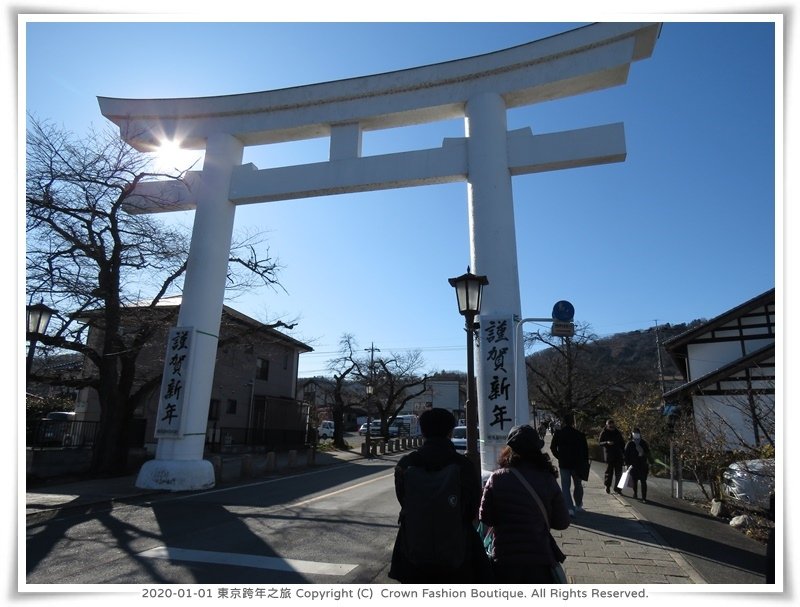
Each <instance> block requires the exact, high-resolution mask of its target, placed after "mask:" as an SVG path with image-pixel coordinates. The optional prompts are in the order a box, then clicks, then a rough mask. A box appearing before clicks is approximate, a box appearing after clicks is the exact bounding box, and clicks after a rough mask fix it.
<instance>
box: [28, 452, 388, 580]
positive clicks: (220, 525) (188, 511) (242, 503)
mask: <svg viewBox="0 0 800 607" xmlns="http://www.w3.org/2000/svg"><path fill="white" fill-rule="evenodd" d="M393 465H394V462H393V461H390V460H374V461H370V460H357V461H356V462H354V463H347V464H341V465H337V466H332V467H326V468H322V469H318V470H310V471H308V472H305V473H301V474H297V475H292V476H287V477H276V478H272V479H265V480H263V481H260V482H253V483H249V484H244V485H239V486H236V487H230V488H223V489H212V490H209V491H204V492H198V493H192V494H186V495H177V496H171V495H163V496H159V497H158V498H156V499H153V500H152V501H149V502H142V503H137V504H132V505H123V506H115V507H114V508H113V509H105V510H102V511H97V510H93V511H90V512H88V511H87V512H83V513H80V512H79V513H73V514H71V515H70V516H67V517H63V518H57V519H52V520H50V521H47V522H43V523H40V524H36V525H32V526H30V527H28V528H27V542H26V557H27V558H26V573H27V582H28V584H81V585H83V584H141V585H153V584H194V585H198V584H200V585H201V584H242V585H244V584H265V583H270V584H280V583H286V584H290V583H291V584H297V583H337V584H338V583H346V584H359V583H388V582H390V580H388V578H387V577H386V570H387V569H388V564H389V560H390V556H391V549H392V544H393V541H394V537H395V534H396V529H397V527H396V522H397V512H398V507H397V502H396V498H395V495H394V485H393V480H392V468H393Z"/></svg>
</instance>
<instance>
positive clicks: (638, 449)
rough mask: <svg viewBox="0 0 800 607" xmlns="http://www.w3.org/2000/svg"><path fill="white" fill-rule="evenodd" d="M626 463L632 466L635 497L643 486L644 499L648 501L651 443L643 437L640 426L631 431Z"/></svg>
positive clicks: (626, 447) (626, 451)
mask: <svg viewBox="0 0 800 607" xmlns="http://www.w3.org/2000/svg"><path fill="white" fill-rule="evenodd" d="M625 464H626V465H628V466H631V476H632V477H633V497H634V498H638V497H639V485H641V487H642V501H643V502H646V501H647V475H648V473H649V472H650V445H648V444H647V441H646V440H644V439H643V438H642V433H641V431H640V430H639V428H634V429H633V432H631V439H630V440H629V441H628V444H627V445H625Z"/></svg>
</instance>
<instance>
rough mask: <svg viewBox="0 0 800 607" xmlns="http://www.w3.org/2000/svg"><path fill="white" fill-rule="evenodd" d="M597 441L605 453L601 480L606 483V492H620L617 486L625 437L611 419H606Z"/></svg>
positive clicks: (620, 472)
mask: <svg viewBox="0 0 800 607" xmlns="http://www.w3.org/2000/svg"><path fill="white" fill-rule="evenodd" d="M597 442H598V443H599V444H601V445H602V446H603V449H604V450H605V455H606V472H605V475H604V477H603V481H604V482H605V485H606V493H611V487H612V486H613V487H614V491H616V492H617V493H622V489H620V488H618V487H617V484H619V479H620V477H621V476H622V464H623V462H624V451H625V439H624V438H623V436H622V432H620V431H619V430H618V429H617V426H616V424H615V423H614V420H613V419H609V420H608V421H606V427H605V428H603V431H602V432H601V433H600V438H598V439H597Z"/></svg>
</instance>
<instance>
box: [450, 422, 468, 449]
mask: <svg viewBox="0 0 800 607" xmlns="http://www.w3.org/2000/svg"><path fill="white" fill-rule="evenodd" d="M450 440H451V441H452V442H453V446H454V447H455V448H456V451H458V452H459V453H463V452H465V451H466V450H467V427H466V426H456V427H455V428H453V437H452V438H451V439H450Z"/></svg>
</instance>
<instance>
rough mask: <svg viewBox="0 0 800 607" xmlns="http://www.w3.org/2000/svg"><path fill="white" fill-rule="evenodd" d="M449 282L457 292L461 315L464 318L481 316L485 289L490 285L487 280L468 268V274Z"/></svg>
mask: <svg viewBox="0 0 800 607" xmlns="http://www.w3.org/2000/svg"><path fill="white" fill-rule="evenodd" d="M448 282H449V283H450V286H452V287H454V288H455V290H456V300H457V302H458V311H459V313H460V314H462V315H463V316H468V315H473V316H475V315H477V314H480V311H481V294H482V293H483V287H484V285H487V284H489V281H488V280H487V278H486V277H485V276H477V275H475V274H472V273H471V272H470V271H469V267H468V268H467V273H466V274H462V275H461V276H457V277H456V278H450V279H448Z"/></svg>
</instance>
